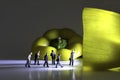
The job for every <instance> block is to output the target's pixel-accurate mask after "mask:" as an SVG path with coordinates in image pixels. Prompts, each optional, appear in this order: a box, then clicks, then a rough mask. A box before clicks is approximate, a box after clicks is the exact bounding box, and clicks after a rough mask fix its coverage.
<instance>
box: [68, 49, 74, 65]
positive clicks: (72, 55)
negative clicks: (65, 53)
mask: <svg viewBox="0 0 120 80" xmlns="http://www.w3.org/2000/svg"><path fill="white" fill-rule="evenodd" d="M69 60H70V63H69V65H72V66H73V65H74V51H72V52H71V55H70V58H69Z"/></svg>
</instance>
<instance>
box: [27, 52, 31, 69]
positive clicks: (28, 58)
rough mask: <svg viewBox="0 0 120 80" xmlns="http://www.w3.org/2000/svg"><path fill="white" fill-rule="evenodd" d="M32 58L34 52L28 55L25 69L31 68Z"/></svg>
mask: <svg viewBox="0 0 120 80" xmlns="http://www.w3.org/2000/svg"><path fill="white" fill-rule="evenodd" d="M31 57H32V52H31V53H30V54H29V55H28V57H27V60H26V64H25V67H29V68H30V64H31Z"/></svg>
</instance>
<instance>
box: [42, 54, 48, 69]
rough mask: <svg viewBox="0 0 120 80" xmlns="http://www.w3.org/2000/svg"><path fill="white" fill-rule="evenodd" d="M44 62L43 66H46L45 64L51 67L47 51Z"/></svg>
mask: <svg viewBox="0 0 120 80" xmlns="http://www.w3.org/2000/svg"><path fill="white" fill-rule="evenodd" d="M44 61H45V62H44V64H43V66H44V67H45V65H47V67H49V66H48V55H47V53H46V55H45V56H44Z"/></svg>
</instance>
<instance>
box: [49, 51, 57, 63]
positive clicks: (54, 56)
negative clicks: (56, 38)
mask: <svg viewBox="0 0 120 80" xmlns="http://www.w3.org/2000/svg"><path fill="white" fill-rule="evenodd" d="M50 56H51V58H52V65H55V58H56V54H55V52H54V50H52V52H51V54H50Z"/></svg>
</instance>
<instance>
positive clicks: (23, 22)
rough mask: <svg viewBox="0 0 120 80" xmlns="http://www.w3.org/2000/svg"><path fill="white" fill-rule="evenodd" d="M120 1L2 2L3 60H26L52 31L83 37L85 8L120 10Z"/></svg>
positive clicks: (0, 37) (0, 48)
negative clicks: (40, 39)
mask: <svg viewBox="0 0 120 80" xmlns="http://www.w3.org/2000/svg"><path fill="white" fill-rule="evenodd" d="M119 5H120V0H0V59H25V58H26V55H27V54H28V53H29V51H30V49H31V45H32V42H33V41H34V40H35V39H36V38H37V37H39V36H41V35H42V34H43V33H44V32H45V31H46V30H48V29H51V28H65V27H67V28H71V29H73V30H74V31H76V32H77V33H78V34H80V35H83V30H82V10H83V8H84V7H95V8H100V9H106V10H111V11H115V12H119V11H120V6H119Z"/></svg>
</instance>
